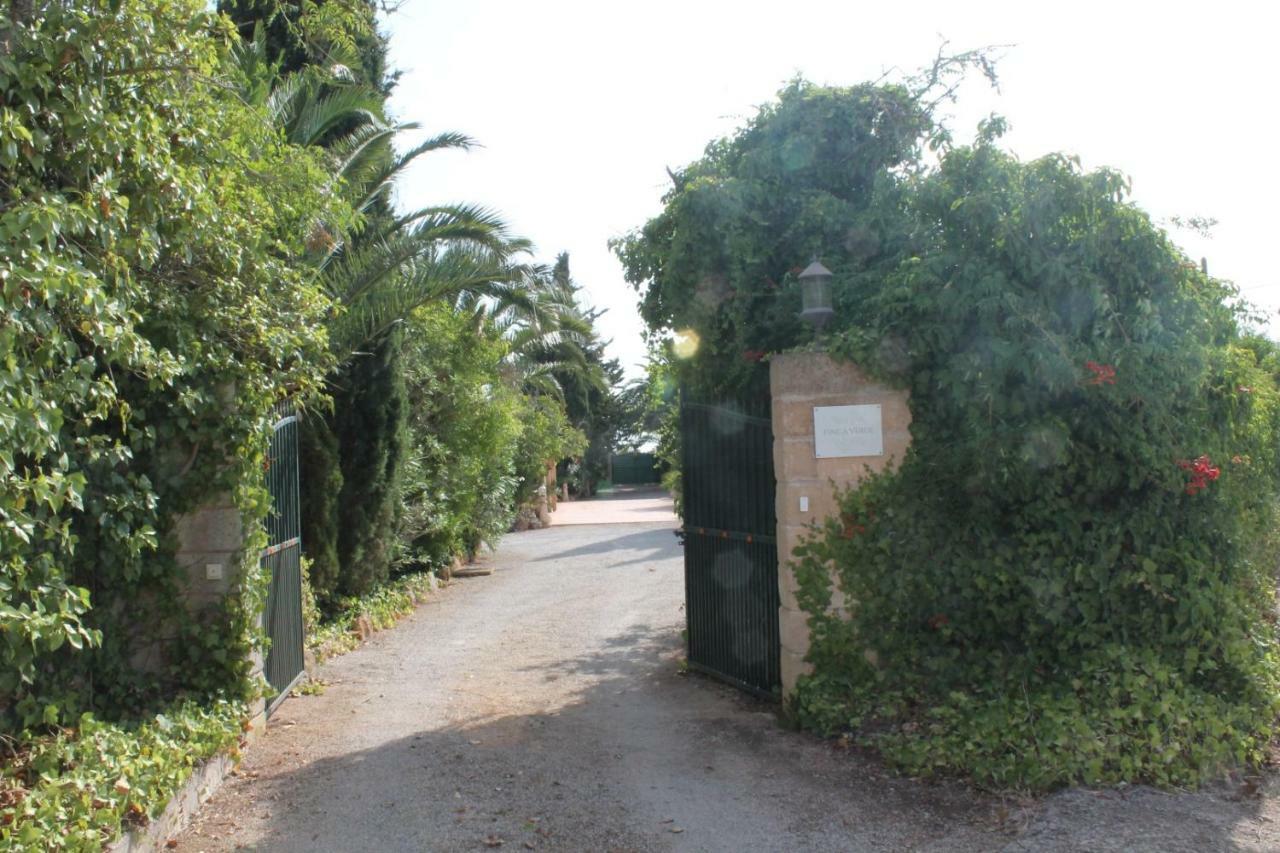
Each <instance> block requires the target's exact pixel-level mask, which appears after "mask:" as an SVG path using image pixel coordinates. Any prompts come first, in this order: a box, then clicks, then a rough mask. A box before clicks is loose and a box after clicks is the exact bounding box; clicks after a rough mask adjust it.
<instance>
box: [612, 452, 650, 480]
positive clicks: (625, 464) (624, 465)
mask: <svg viewBox="0 0 1280 853" xmlns="http://www.w3.org/2000/svg"><path fill="white" fill-rule="evenodd" d="M610 480H611V482H612V483H613V484H614V485H615V486H646V485H654V484H657V483H659V482H661V481H662V475H661V474H660V473H659V471H658V458H657V457H656V456H654V455H653V454H652V453H615V454H613V476H612V477H611V478H610Z"/></svg>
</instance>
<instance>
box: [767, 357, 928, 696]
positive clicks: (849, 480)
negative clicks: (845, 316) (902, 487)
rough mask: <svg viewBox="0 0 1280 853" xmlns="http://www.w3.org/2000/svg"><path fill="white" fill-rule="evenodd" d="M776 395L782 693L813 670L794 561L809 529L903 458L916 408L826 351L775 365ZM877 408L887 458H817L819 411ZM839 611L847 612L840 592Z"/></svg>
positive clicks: (772, 371)
mask: <svg viewBox="0 0 1280 853" xmlns="http://www.w3.org/2000/svg"><path fill="white" fill-rule="evenodd" d="M769 381H770V386H771V389H772V395H773V465H774V475H775V477H776V479H777V481H778V491H777V505H778V589H779V592H780V594H781V606H780V607H779V612H778V623H779V633H780V634H781V642H782V691H783V695H784V696H785V695H787V694H789V693H790V692H791V691H792V689H793V688H794V687H795V684H796V679H797V678H799V677H800V676H801V675H803V674H805V673H807V672H809V671H810V669H811V667H810V665H809V664H808V663H807V662H806V661H805V655H806V654H808V651H809V624H808V619H807V617H806V616H805V614H804V613H803V612H802V611H801V610H800V608H799V605H797V603H796V582H795V575H794V573H793V571H792V566H791V555H792V552H793V551H794V550H795V547H796V545H797V544H799V542H800V539H801V537H802V536H803V535H804V534H805V533H806V531H807V529H808V528H809V527H810V526H811V525H813V524H816V523H821V522H822V521H823V520H824V519H826V518H828V517H830V516H833V515H835V514H836V513H837V506H836V501H835V490H836V489H841V490H843V489H846V488H848V487H849V486H853V485H856V484H857V483H858V481H860V480H861V479H862V478H863V477H864V476H865V475H866V474H867V472H869V471H882V470H884V469H885V468H887V467H890V466H892V465H894V464H896V463H897V462H900V461H901V460H902V457H903V456H904V455H905V454H906V451H907V447H908V446H909V445H910V444H911V433H910V431H909V430H910V425H911V409H910V408H909V406H908V395H907V392H906V391H902V390H898V389H894V388H890V387H888V386H885V385H882V384H879V383H877V382H873V381H872V380H870V379H869V378H867V376H866V375H865V374H863V373H862V371H860V370H859V369H858V368H857V367H856V366H855V365H853V364H850V363H848V362H839V361H835V360H833V359H832V358H831V357H830V356H827V355H826V354H825V353H814V352H796V353H786V354H783V355H776V356H773V358H772V359H771V361H770V366H769ZM859 405H879V406H880V418H881V419H880V423H881V435H882V436H883V452H882V453H881V454H880V455H878V456H845V457H837V458H825V459H819V458H817V455H816V449H815V446H814V414H813V410H814V409H815V408H816V407H819V406H859ZM833 603H834V606H836V607H843V601H842V596H841V595H840V593H839V591H838V590H837V592H836V595H835V596H834V599H833Z"/></svg>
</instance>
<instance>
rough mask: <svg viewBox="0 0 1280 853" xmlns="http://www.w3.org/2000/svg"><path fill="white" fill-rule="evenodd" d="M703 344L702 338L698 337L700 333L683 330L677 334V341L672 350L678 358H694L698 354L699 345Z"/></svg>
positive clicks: (673, 343)
mask: <svg viewBox="0 0 1280 853" xmlns="http://www.w3.org/2000/svg"><path fill="white" fill-rule="evenodd" d="M701 343H702V338H700V337H698V333H697V332H695V331H694V330H693V329H681V330H680V331H678V332H676V339H675V341H674V342H672V344H671V350H672V352H674V353H675V355H676V358H693V357H694V356H695V355H697V353H698V345H699V344H701Z"/></svg>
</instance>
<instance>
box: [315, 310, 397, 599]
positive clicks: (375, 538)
mask: <svg viewBox="0 0 1280 853" xmlns="http://www.w3.org/2000/svg"><path fill="white" fill-rule="evenodd" d="M400 338H401V336H400V334H399V333H398V332H397V333H392V334H391V335H389V336H388V337H387V338H385V339H384V340H382V341H380V342H379V343H377V344H376V345H375V346H374V348H373V351H372V352H370V353H369V354H367V355H358V356H356V357H354V358H353V359H352V360H351V361H350V362H348V363H347V365H346V366H345V367H344V368H343V370H341V371H340V372H339V374H338V377H337V379H336V380H335V383H334V384H335V386H337V387H336V388H335V389H334V394H333V397H334V414H333V426H334V434H335V436H336V437H337V440H338V455H339V458H340V460H341V469H342V492H341V494H340V495H339V497H338V513H337V515H338V564H339V565H340V566H341V570H340V572H339V575H338V593H339V594H341V595H355V596H359V595H364V594H365V593H367V592H368V591H369V590H371V589H372V588H373V587H374V586H376V585H377V584H379V583H381V582H383V581H385V580H387V578H388V577H390V573H391V563H392V560H393V558H394V556H395V545H396V541H397V540H396V528H397V524H398V522H399V513H400V505H401V503H400V502H401V493H400V485H401V477H402V467H403V465H404V454H405V449H406V448H405V443H406V440H407V435H406V425H407V420H406V419H407V416H408V412H407V408H406V406H407V399H406V392H405V380H404V373H403V366H402V363H401V355H400V346H401V339H400Z"/></svg>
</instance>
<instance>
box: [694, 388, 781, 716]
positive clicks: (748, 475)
mask: <svg viewBox="0 0 1280 853" xmlns="http://www.w3.org/2000/svg"><path fill="white" fill-rule="evenodd" d="M680 439H681V447H682V451H681V453H682V463H683V466H682V468H683V469H682V475H681V479H682V487H683V498H684V530H683V534H684V536H683V538H684V577H685V611H686V615H687V617H688V624H689V665H690V667H692V668H695V669H698V670H701V671H703V672H706V673H708V674H710V675H713V676H716V677H717V678H721V679H723V680H725V681H728V682H730V683H732V684H735V685H737V686H739V687H743V688H745V689H747V690H750V691H752V692H754V693H761V694H773V693H774V692H775V691H776V690H777V689H778V687H779V685H780V673H779V642H778V603H779V602H778V550H777V539H776V532H777V518H776V508H775V506H774V496H775V491H776V483H775V481H774V476H773V426H772V422H771V421H770V400H769V395H768V393H767V392H765V393H762V394H759V395H756V396H752V397H746V398H743V399H738V400H734V401H716V402H714V403H710V402H699V401H696V400H693V399H690V398H689V397H688V396H687V395H682V396H681V401H680Z"/></svg>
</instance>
